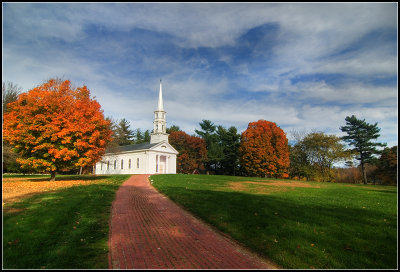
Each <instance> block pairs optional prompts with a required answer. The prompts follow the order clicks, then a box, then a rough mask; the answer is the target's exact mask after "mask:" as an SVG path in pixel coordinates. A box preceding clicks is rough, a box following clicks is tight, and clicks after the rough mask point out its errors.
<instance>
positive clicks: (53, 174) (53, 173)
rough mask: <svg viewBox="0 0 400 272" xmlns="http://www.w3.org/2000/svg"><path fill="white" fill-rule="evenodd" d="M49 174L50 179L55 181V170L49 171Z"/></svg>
mask: <svg viewBox="0 0 400 272" xmlns="http://www.w3.org/2000/svg"><path fill="white" fill-rule="evenodd" d="M50 174H51V176H50V181H56V171H51V172H50Z"/></svg>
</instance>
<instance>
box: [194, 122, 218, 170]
mask: <svg viewBox="0 0 400 272" xmlns="http://www.w3.org/2000/svg"><path fill="white" fill-rule="evenodd" d="M200 127H201V130H197V129H195V132H196V134H197V135H199V136H200V137H201V138H203V139H204V141H205V142H206V147H207V158H208V159H207V161H206V162H205V166H206V169H207V170H208V171H215V173H216V174H217V173H218V169H219V168H220V162H221V159H222V157H223V152H222V147H221V145H220V144H219V137H218V135H217V133H216V126H215V125H214V123H212V122H211V121H210V120H203V121H202V122H201V123H200Z"/></svg>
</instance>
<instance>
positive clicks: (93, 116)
mask: <svg viewBox="0 0 400 272" xmlns="http://www.w3.org/2000/svg"><path fill="white" fill-rule="evenodd" d="M7 107H9V111H8V112H7V113H6V114H5V115H4V124H3V138H4V140H6V141H7V142H9V143H10V144H11V145H12V146H13V147H14V150H15V151H16V152H18V153H19V154H20V156H21V158H20V159H18V162H19V163H20V165H21V167H22V168H28V169H29V168H30V169H35V170H37V171H42V172H50V173H51V180H55V175H56V171H59V170H61V169H71V168H73V167H85V166H91V165H93V164H94V163H96V162H97V161H98V160H99V159H100V158H101V156H102V155H103V154H104V150H105V146H106V144H107V143H108V142H109V141H110V139H111V134H112V131H111V130H110V121H108V120H106V119H105V118H104V115H103V111H102V110H101V108H100V104H99V103H98V102H97V101H96V100H95V99H92V98H90V91H89V89H88V88H87V87H86V86H83V87H79V88H72V87H71V83H70V81H68V80H65V81H62V80H56V79H50V80H49V81H48V82H45V83H44V84H42V85H41V86H38V87H36V88H33V89H32V90H30V91H28V92H27V93H22V94H21V95H19V97H18V100H17V101H15V102H13V103H10V104H8V105H7Z"/></svg>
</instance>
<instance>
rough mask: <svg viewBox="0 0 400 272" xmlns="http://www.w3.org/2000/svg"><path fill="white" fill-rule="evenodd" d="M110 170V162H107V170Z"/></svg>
mask: <svg viewBox="0 0 400 272" xmlns="http://www.w3.org/2000/svg"><path fill="white" fill-rule="evenodd" d="M108 169H110V161H107V170H108Z"/></svg>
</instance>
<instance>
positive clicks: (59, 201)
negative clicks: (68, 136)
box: [3, 175, 129, 269]
mask: <svg viewBox="0 0 400 272" xmlns="http://www.w3.org/2000/svg"><path fill="white" fill-rule="evenodd" d="M25 177H27V178H28V179H29V178H32V177H29V176H25ZM39 177H40V176H39ZM128 177H129V175H115V176H68V177H65V176H57V180H58V181H64V182H65V179H68V180H77V179H79V180H82V179H84V180H89V181H90V180H93V181H96V183H95V184H90V185H86V186H74V187H70V188H64V189H60V190H57V191H52V192H45V193H41V194H36V195H34V196H32V197H30V198H27V199H24V200H22V201H20V202H18V203H13V204H11V203H10V204H6V205H7V210H5V209H4V208H5V206H3V268H5V269H85V268H86V269H95V268H104V269H107V268H108V244H107V242H108V223H109V216H110V211H111V203H112V201H113V200H114V198H115V192H116V190H117V189H118V188H119V186H120V185H121V184H122V182H123V181H124V180H126V179H127V178H128ZM35 178H37V177H35ZM57 180H56V181H55V182H57ZM32 182H35V181H34V180H32ZM9 208H12V209H11V210H12V212H10V211H9V210H10V209H9Z"/></svg>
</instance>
